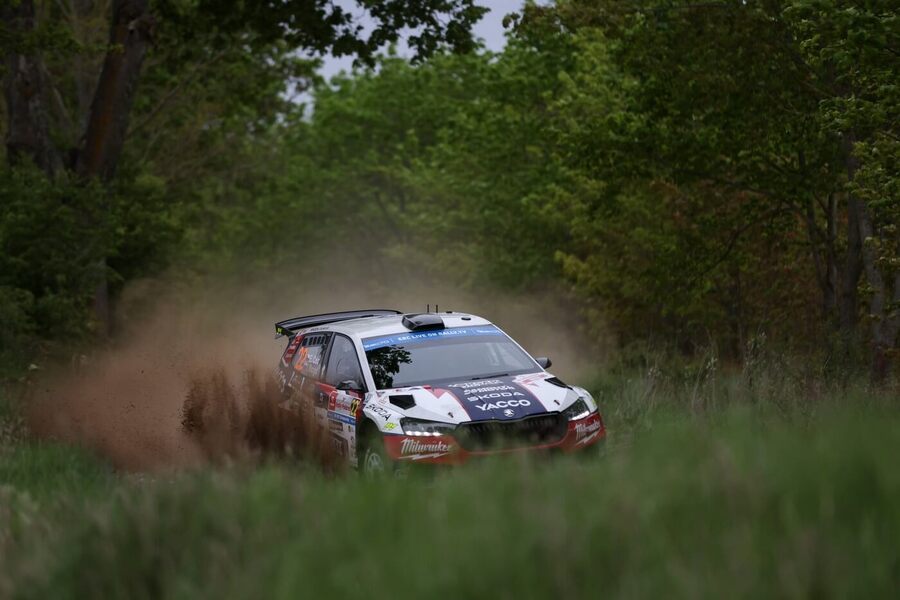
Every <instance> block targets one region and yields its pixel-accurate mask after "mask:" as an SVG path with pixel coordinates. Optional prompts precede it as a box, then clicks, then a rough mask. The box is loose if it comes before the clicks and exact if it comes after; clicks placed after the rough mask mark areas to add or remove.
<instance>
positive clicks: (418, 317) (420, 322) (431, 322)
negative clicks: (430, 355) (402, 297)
mask: <svg viewBox="0 0 900 600" xmlns="http://www.w3.org/2000/svg"><path fill="white" fill-rule="evenodd" d="M403 326H404V327H406V328H407V329H409V330H410V331H428V330H429V329H443V328H444V320H443V319H442V318H441V316H440V315H436V314H434V313H422V314H414V315H404V316H403Z"/></svg>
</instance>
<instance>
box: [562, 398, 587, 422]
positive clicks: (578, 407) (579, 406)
mask: <svg viewBox="0 0 900 600" xmlns="http://www.w3.org/2000/svg"><path fill="white" fill-rule="evenodd" d="M562 414H563V416H565V417H566V418H567V419H568V420H570V421H577V420H578V419H583V418H585V417H587V416H589V415H590V414H591V411H590V409H589V408H588V405H587V402H585V401H584V398H579V399H578V400H576V401H575V402H573V403H572V406H570V407H569V408H567V409H566V410H564V411H562Z"/></svg>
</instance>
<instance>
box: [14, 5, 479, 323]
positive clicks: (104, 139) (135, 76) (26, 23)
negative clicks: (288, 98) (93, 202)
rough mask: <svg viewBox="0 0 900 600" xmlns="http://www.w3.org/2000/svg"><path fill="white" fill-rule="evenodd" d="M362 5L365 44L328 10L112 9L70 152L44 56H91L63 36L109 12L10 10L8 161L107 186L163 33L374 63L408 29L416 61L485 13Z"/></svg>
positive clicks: (343, 14) (461, 40) (222, 45)
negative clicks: (42, 18)
mask: <svg viewBox="0 0 900 600" xmlns="http://www.w3.org/2000/svg"><path fill="white" fill-rule="evenodd" d="M47 4H50V3H47ZM357 4H358V9H359V11H361V12H362V13H364V14H365V15H366V17H367V19H368V20H369V22H370V23H372V24H373V25H374V26H373V28H372V31H371V32H370V33H368V34H366V33H365V32H364V28H363V26H362V25H361V23H360V19H359V17H357V16H354V15H353V14H352V13H351V12H349V11H347V10H345V9H344V8H342V7H339V6H335V5H334V4H333V3H332V2H330V1H328V0H299V1H295V2H287V3H285V2H271V1H266V0H263V1H260V2H244V1H239V0H215V1H214V0H201V1H199V2H191V1H187V0H160V1H159V2H157V3H155V4H151V2H150V1H149V0H112V2H111V5H110V6H109V9H108V10H109V34H108V38H107V42H106V44H105V46H106V49H105V56H104V59H103V65H102V69H101V71H100V75H99V78H98V79H97V82H96V86H95V87H94V92H93V94H92V100H91V102H90V106H89V108H87V114H86V115H85V116H82V115H78V117H77V118H76V119H70V121H73V122H75V123H81V122H84V127H83V134H82V135H80V136H79V138H78V140H77V143H76V144H75V146H74V147H73V148H67V147H59V146H58V144H56V143H54V140H55V139H57V138H58V137H60V136H57V135H55V134H56V132H54V130H53V122H52V121H53V119H52V118H51V112H52V110H51V107H52V106H53V105H54V104H60V102H59V99H58V90H57V89H56V88H54V86H53V82H51V81H50V78H49V76H48V70H47V68H46V66H45V62H44V54H45V53H47V52H48V51H51V50H53V49H56V48H60V47H67V48H68V49H69V50H70V51H72V52H84V51H86V50H87V49H85V48H79V47H78V45H77V43H75V41H74V37H75V36H74V35H73V32H72V31H71V30H67V29H66V28H65V27H64V26H60V25H61V23H65V21H66V19H63V18H62V17H63V16H65V17H68V20H69V22H71V21H72V19H73V18H74V19H77V18H78V17H79V16H81V15H84V14H87V13H89V12H91V11H95V10H97V9H102V8H103V7H104V6H103V5H104V3H103V2H93V1H91V0H72V1H71V2H69V3H68V13H69V14H68V15H60V14H57V13H58V12H60V11H61V10H62V9H60V10H59V11H58V10H57V9H56V8H55V7H52V6H50V7H45V6H42V5H41V4H40V3H38V4H36V3H35V1H34V0H4V1H3V4H2V12H0V17H2V24H3V28H2V35H0V40H2V43H3V50H4V51H5V55H6V66H7V68H6V72H5V78H4V92H5V98H6V109H7V119H8V126H7V138H6V148H7V159H8V161H9V162H10V163H11V164H13V165H15V164H20V163H21V162H22V161H31V162H33V163H34V164H35V165H37V166H38V167H40V168H41V169H42V170H43V171H44V172H45V173H46V174H47V175H48V176H49V177H70V176H71V177H74V178H75V179H77V180H79V181H90V180H92V179H99V180H100V181H102V182H104V183H105V184H107V185H108V184H109V183H110V182H111V181H112V180H113V178H114V177H115V174H116V170H117V168H118V166H119V163H120V160H121V158H122V152H123V148H124V145H125V142H126V139H127V137H128V132H129V125H130V122H131V116H132V109H133V106H134V104H135V101H136V97H137V92H138V83H139V82H140V80H141V77H142V73H143V67H144V63H145V61H146V58H147V56H148V53H149V52H150V51H151V48H152V44H153V41H154V39H155V38H156V37H157V35H158V32H161V31H162V32H165V31H166V30H167V29H168V30H169V31H170V34H169V36H168V39H170V40H171V39H175V40H177V43H180V44H188V45H192V46H194V47H199V48H213V49H220V50H221V49H228V48H230V47H234V46H237V47H243V48H245V49H246V51H247V52H253V51H259V50H261V49H263V48H266V47H271V46H272V45H273V44H278V43H281V44H287V45H288V46H289V48H290V49H291V50H297V49H306V50H313V51H317V52H325V51H332V52H334V53H335V54H338V55H342V54H344V55H346V54H354V55H356V56H358V57H359V59H360V60H361V61H371V60H372V57H373V56H374V54H375V52H376V51H377V50H378V49H379V48H381V47H383V46H384V45H385V44H386V43H390V42H393V41H396V40H397V38H398V36H399V35H400V32H401V31H402V30H403V29H405V28H410V29H412V30H413V32H414V34H413V35H412V36H411V38H410V41H411V45H412V46H413V48H415V49H416V51H417V53H418V55H419V56H420V57H424V56H426V55H428V54H429V53H431V52H433V51H435V50H436V49H437V48H439V47H442V46H449V47H452V48H453V49H455V50H460V51H462V50H466V49H468V48H470V47H471V45H472V40H471V37H470V34H469V30H470V28H471V25H472V24H473V23H474V22H475V21H476V20H477V19H478V18H479V17H480V16H481V14H482V13H483V12H484V9H481V8H478V7H476V6H475V5H474V4H473V1H472V0H378V1H375V2H372V1H364V0H359V1H358V3H357ZM36 7H37V8H40V9H42V10H43V13H44V14H45V15H46V16H47V17H48V22H47V23H40V22H38V19H37V15H36ZM54 17H56V20H55V21H54V20H53V18H54ZM164 35H165V34H164ZM170 56H177V53H176V52H172V53H170ZM105 261H106V257H105V256H101V257H100V263H99V264H98V274H97V281H98V286H97V292H96V295H95V302H94V307H95V312H96V316H97V319H98V321H99V322H100V323H101V324H108V321H109V313H108V305H107V302H108V301H107V284H106V279H107V278H106V272H105V271H106V269H105Z"/></svg>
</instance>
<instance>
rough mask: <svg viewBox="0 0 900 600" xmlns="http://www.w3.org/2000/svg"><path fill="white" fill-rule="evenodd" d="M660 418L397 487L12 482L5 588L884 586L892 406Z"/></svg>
mask: <svg viewBox="0 0 900 600" xmlns="http://www.w3.org/2000/svg"><path fill="white" fill-rule="evenodd" d="M655 395H656V396H657V400H662V399H663V395H662V394H661V393H660V392H655ZM616 396H617V395H616ZM614 402H615V401H614V400H610V401H609V403H610V404H613V403H614ZM652 414H653V415H654V418H655V427H654V428H653V429H652V433H644V434H642V435H640V436H638V437H636V438H634V439H633V440H630V441H629V443H627V444H622V445H618V444H616V445H614V446H613V447H611V448H610V449H609V450H608V451H607V453H606V455H605V456H604V457H602V458H600V457H598V456H591V457H585V458H584V460H580V461H570V460H565V459H558V460H553V461H549V462H548V461H543V462H526V461H518V460H515V459H507V460H504V461H499V462H488V463H485V464H481V465H473V466H472V467H471V468H467V469H460V470H455V471H452V472H443V473H438V474H436V475H435V476H434V477H430V478H425V479H422V478H419V477H410V478H408V479H404V480H396V481H391V482H390V484H387V483H386V482H384V481H367V480H365V479H363V478H359V477H356V476H352V475H351V476H347V477H346V478H340V479H328V478H324V477H322V476H321V475H318V474H316V473H314V472H309V471H307V470H302V469H298V468H296V467H293V468H292V467H287V466H277V465H273V466H269V467H266V468H262V469H257V470H254V471H253V472H252V473H247V472H245V471H244V470H242V469H240V468H237V469H231V470H226V471H220V472H212V473H209V472H206V473H195V474H181V475H176V476H166V477H160V478H149V479H147V480H146V481H142V482H141V481H134V480H124V481H120V482H118V483H117V484H116V485H115V488H114V489H113V493H108V494H104V495H103V496H101V497H97V496H95V495H93V494H92V495H90V496H89V498H88V499H85V498H82V497H80V494H79V493H78V492H76V491H74V490H73V489H72V488H70V487H68V486H63V487H60V488H57V493H56V494H55V495H53V496H52V500H51V498H50V497H48V496H42V497H41V500H40V501H39V502H38V503H37V504H35V503H34V502H27V501H26V499H24V498H23V496H22V494H21V492H19V493H18V494H17V493H16V492H15V490H18V489H20V488H19V487H18V486H20V485H21V486H23V487H22V488H21V489H28V487H27V486H26V485H24V484H22V483H21V480H20V479H16V480H15V483H14V485H13V487H12V488H9V487H7V488H5V491H4V492H3V493H5V494H6V496H7V497H8V498H10V497H14V498H15V499H14V501H12V502H7V503H4V504H3V505H2V506H4V507H14V508H13V512H12V514H11V515H10V516H9V517H8V518H11V522H12V523H14V527H13V528H12V530H11V534H10V533H6V534H5V535H4V534H0V557H2V558H3V562H2V564H3V565H4V568H3V569H2V570H0V590H2V591H3V592H4V595H7V596H10V597H25V598H27V597H46V596H48V595H52V596H53V597H59V598H67V597H84V596H96V595H102V596H104V597H113V598H115V597H128V598H142V597H229V598H230V597H240V598H243V597H251V596H252V597H258V596H265V597H295V596H296V595H298V594H301V595H302V594H312V595H317V596H341V597H372V596H375V597H380V596H389V597H411V598H412V597H421V596H422V595H423V594H428V593H430V592H431V591H432V590H434V589H435V588H439V589H441V590H444V592H445V593H447V594H449V595H452V596H454V597H480V596H482V595H483V594H484V590H486V589H502V590H504V592H505V593H506V594H508V595H510V596H515V597H524V598H532V597H535V598H538V597H540V598H546V597H549V596H565V597H592V596H594V595H596V591H597V589H598V587H602V588H603V589H604V590H605V593H608V594H611V595H616V596H629V597H659V596H660V595H664V596H667V597H672V596H675V597H697V596H704V597H706V596H709V597H721V596H729V597H748V598H749V597H754V598H756V597H760V596H766V597H772V596H791V595H798V596H807V595H812V594H817V595H820V596H822V597H844V596H847V595H858V594H862V595H864V596H866V597H875V598H880V597H885V598H888V597H892V595H893V592H894V590H895V589H896V584H897V580H896V572H895V570H894V569H893V565H894V564H895V562H896V561H897V560H898V556H897V547H896V544H895V540H896V539H897V536H898V535H900V512H898V508H897V503H896V498H897V495H898V494H900V478H898V473H897V469H896V468H894V461H893V456H894V455H895V454H896V453H897V452H898V451H900V437H898V431H900V429H898V428H897V427H896V418H897V417H896V414H894V413H890V412H889V413H880V412H878V411H873V410H861V409H858V408H857V409H851V410H847V409H846V408H845V410H843V411H838V412H830V411H828V410H825V409H824V408H823V410H822V414H820V415H819V416H818V417H816V418H814V419H812V420H811V421H807V422H805V423H803V424H801V423H795V424H791V423H790V422H787V421H784V420H779V419H775V420H773V421H772V422H769V423H765V422H764V421H761V420H759V419H758V418H757V417H754V416H751V415H750V414H748V413H747V412H746V411H734V410H731V411H716V412H715V414H714V415H710V417H711V418H702V419H699V420H696V419H687V418H685V417H684V416H683V415H684V413H681V415H682V416H680V417H676V418H673V417H672V415H671V414H669V415H666V414H665V412H664V411H661V410H658V409H657V410H655V411H653V413H652ZM647 416H648V417H650V414H647ZM622 441H624V440H622ZM47 474H48V475H49V473H47ZM89 481H90V477H88V478H87V479H86V483H88V482H89ZM2 510H6V508H0V511H2ZM2 514H3V513H2V512H0V515H2ZM0 531H3V530H0ZM6 531H7V532H8V531H9V530H6ZM411 548H415V552H411V551H410V549H411ZM475 548H477V551H476V550H474V549H475ZM511 572H512V573H515V574H516V576H515V577H511V576H510V573H511Z"/></svg>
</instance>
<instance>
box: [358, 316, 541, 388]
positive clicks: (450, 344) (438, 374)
mask: <svg viewBox="0 0 900 600" xmlns="http://www.w3.org/2000/svg"><path fill="white" fill-rule="evenodd" d="M363 349H364V350H365V351H366V359H368V361H369V368H370V369H371V370H372V377H373V378H374V379H375V386H376V387H377V388H378V389H380V390H384V389H390V388H398V387H407V386H413V385H425V384H431V385H434V384H440V383H444V382H451V381H461V380H471V379H484V378H490V377H497V376H501V375H518V374H521V373H531V372H534V371H537V370H538V369H539V368H540V367H538V366H537V363H535V362H534V360H532V359H531V357H530V356H528V355H527V354H526V353H525V352H523V351H522V349H521V348H519V347H518V346H517V345H516V344H515V343H514V342H513V341H512V340H511V339H509V337H507V335H506V334H505V333H503V332H502V331H500V330H499V329H497V328H496V327H494V326H493V325H485V326H479V327H453V328H450V329H440V330H437V331H414V332H409V333H399V334H393V335H387V336H381V337H374V338H367V339H364V340H363Z"/></svg>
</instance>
